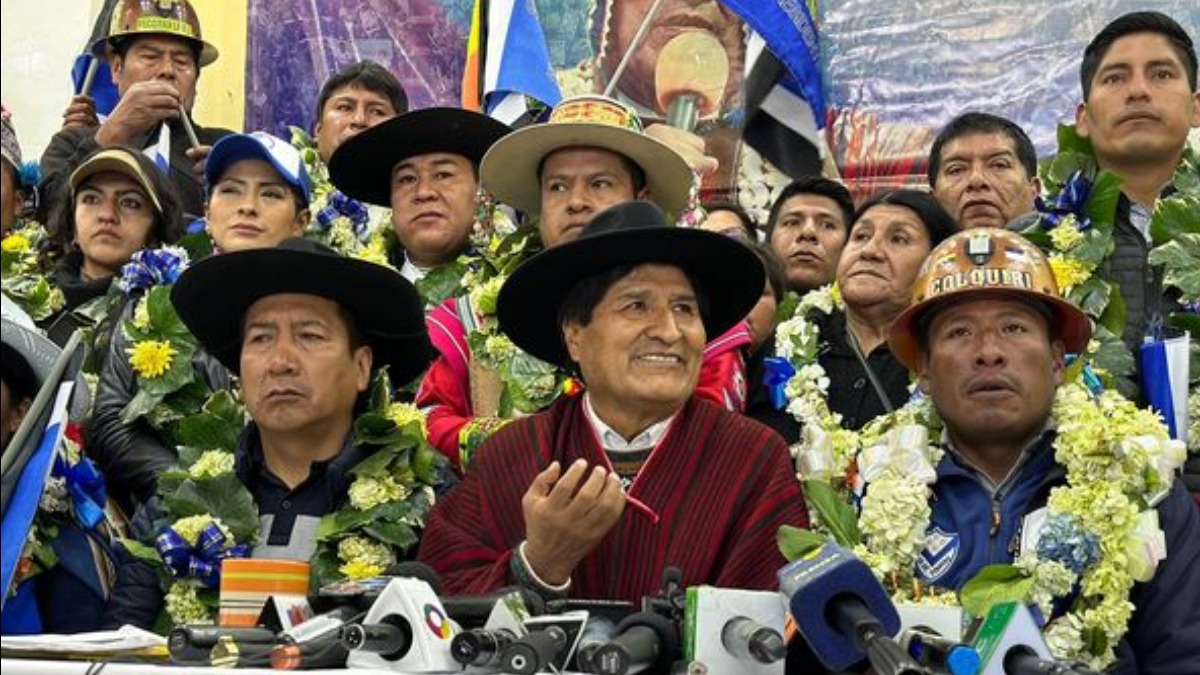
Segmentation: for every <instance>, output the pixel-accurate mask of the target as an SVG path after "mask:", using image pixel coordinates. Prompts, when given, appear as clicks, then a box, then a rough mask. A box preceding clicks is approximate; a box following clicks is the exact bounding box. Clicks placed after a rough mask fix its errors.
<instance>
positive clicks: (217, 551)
mask: <svg viewBox="0 0 1200 675" xmlns="http://www.w3.org/2000/svg"><path fill="white" fill-rule="evenodd" d="M224 546H225V535H224V534H223V533H222V532H221V528H219V527H217V525H216V523H212V522H210V523H209V524H208V525H205V526H204V529H203V530H201V531H200V536H199V537H198V538H197V541H196V545H195V546H194V547H190V546H188V543H187V542H186V541H184V539H183V537H181V536H179V533H178V532H176V531H175V528H173V527H170V526H167V527H164V528H163V529H162V531H161V532H159V534H158V536H157V537H156V538H155V539H154V548H156V549H158V554H159V555H160V556H161V557H162V559H163V562H164V563H166V565H167V568H168V569H170V570H171V575H172V576H173V577H175V578H176V579H183V578H186V577H194V578H196V579H199V580H200V583H202V584H204V585H205V586H206V587H208V588H216V587H217V586H218V584H220V582H221V561H222V560H224V559H226V558H246V557H248V556H249V555H250V547H249V546H247V545H245V544H238V545H237V546H233V547H231V548H229V549H228V550H222V549H223V548H224Z"/></svg>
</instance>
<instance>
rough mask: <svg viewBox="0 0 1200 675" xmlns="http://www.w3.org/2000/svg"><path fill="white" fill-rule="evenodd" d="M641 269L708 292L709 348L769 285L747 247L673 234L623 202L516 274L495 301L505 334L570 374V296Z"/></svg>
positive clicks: (660, 218)
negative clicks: (670, 268)
mask: <svg viewBox="0 0 1200 675" xmlns="http://www.w3.org/2000/svg"><path fill="white" fill-rule="evenodd" d="M643 263H664V264H668V265H675V266H677V267H679V268H680V269H682V270H683V271H684V272H686V273H687V274H688V275H689V276H690V277H692V278H693V279H695V280H696V281H697V283H699V284H700V285H701V286H702V287H703V292H704V294H705V295H706V296H707V297H708V314H707V316H705V317H704V330H705V332H706V333H707V337H708V339H709V340H712V339H714V338H716V337H718V336H720V335H721V334H722V333H724V332H725V331H727V330H729V329H730V328H732V327H733V326H734V325H735V324H737V322H739V321H741V320H742V319H744V318H746V315H747V314H748V313H749V312H750V310H751V309H752V308H753V307H754V303H756V302H757V301H758V298H759V297H760V296H761V295H762V291H763V284H765V283H766V272H765V271H764V270H763V265H762V263H761V262H760V261H759V259H758V256H756V255H755V254H754V252H753V251H751V250H750V248H749V247H748V246H746V245H744V244H741V243H739V242H737V241H735V240H733V239H731V238H729V237H726V236H724V235H721V234H717V233H715V232H709V231H707V230H699V229H690V228H683V227H675V226H674V225H672V224H671V223H669V222H668V221H667V218H666V216H665V215H664V214H663V212H662V210H661V209H659V208H658V207H657V206H655V205H654V204H652V203H650V202H646V201H631V202H625V203H623V204H618V205H616V206H613V207H610V208H608V209H605V210H604V211H602V212H600V213H599V214H598V215H597V216H596V217H595V218H593V219H592V220H590V221H589V222H588V223H587V225H585V226H584V227H583V230H581V231H580V233H579V237H578V238H576V239H575V240H573V241H570V242H568V243H565V244H561V245H559V246H555V247H553V248H550V249H547V250H545V251H542V252H541V253H539V254H537V255H536V256H534V257H532V258H530V259H529V260H528V261H527V262H526V263H525V264H523V265H521V266H520V267H518V268H517V270H516V271H515V272H513V274H512V276H511V277H509V278H508V280H507V281H505V282H504V286H503V287H501V289H500V296H499V298H498V299H497V307H496V314H497V316H498V318H499V320H500V329H501V330H503V331H504V332H505V333H506V334H508V337H509V338H511V339H512V341H513V342H514V343H515V344H516V345H517V346H518V347H520V348H521V349H523V350H525V351H526V352H528V353H529V354H532V355H534V356H536V357H538V358H539V359H542V360H543V361H547V362H549V363H555V364H558V365H561V366H564V367H568V368H569V367H571V357H570V355H569V354H568V353H567V349H566V346H565V345H564V344H563V339H562V331H561V330H560V328H559V325H558V313H559V308H560V307H561V306H562V303H563V300H564V299H566V297H567V294H568V293H570V292H571V289H573V288H574V287H575V285H576V284H578V283H579V282H580V281H583V280H584V279H587V278H588V277H590V276H593V275H596V274H599V273H601V272H603V271H605V270H608V269H612V268H613V267H618V266H621V265H639V264H643ZM697 290H700V289H697Z"/></svg>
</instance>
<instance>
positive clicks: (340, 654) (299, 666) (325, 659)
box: [271, 636, 350, 670]
mask: <svg viewBox="0 0 1200 675" xmlns="http://www.w3.org/2000/svg"><path fill="white" fill-rule="evenodd" d="M349 656H350V652H349V651H347V650H346V647H345V646H343V645H342V641H341V639H340V638H338V637H336V636H333V637H324V638H320V639H316V640H310V641H307V642H298V643H295V644H287V645H277V646H276V647H275V649H273V650H272V651H271V667H272V668H274V669H275V670H312V669H315V668H345V667H346V659H347V658H349Z"/></svg>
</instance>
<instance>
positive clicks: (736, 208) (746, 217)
mask: <svg viewBox="0 0 1200 675" xmlns="http://www.w3.org/2000/svg"><path fill="white" fill-rule="evenodd" d="M700 206H701V207H702V208H703V209H704V211H705V212H706V213H708V214H713V213H716V212H717V211H728V212H730V213H732V214H733V215H735V216H737V217H738V220H740V221H741V222H742V230H743V231H744V232H745V233H746V235H747V236H749V237H750V241H758V224H757V223H755V222H754V219H753V218H751V217H750V214H749V213H746V209H743V208H742V207H741V205H739V204H736V203H734V202H729V201H724V200H721V201H710V202H704V203H702V204H701V205H700Z"/></svg>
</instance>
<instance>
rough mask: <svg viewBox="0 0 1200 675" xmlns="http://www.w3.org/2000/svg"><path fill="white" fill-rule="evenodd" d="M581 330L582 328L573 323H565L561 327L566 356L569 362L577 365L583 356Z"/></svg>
mask: <svg viewBox="0 0 1200 675" xmlns="http://www.w3.org/2000/svg"><path fill="white" fill-rule="evenodd" d="M583 330H584V327H583V326H581V325H579V324H577V323H575V322H574V321H570V322H567V323H566V324H565V325H563V327H562V332H563V342H564V343H566V345H567V354H569V355H570V356H571V360H572V361H574V362H575V363H579V357H580V356H581V355H582V354H583V342H584V339H583Z"/></svg>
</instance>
